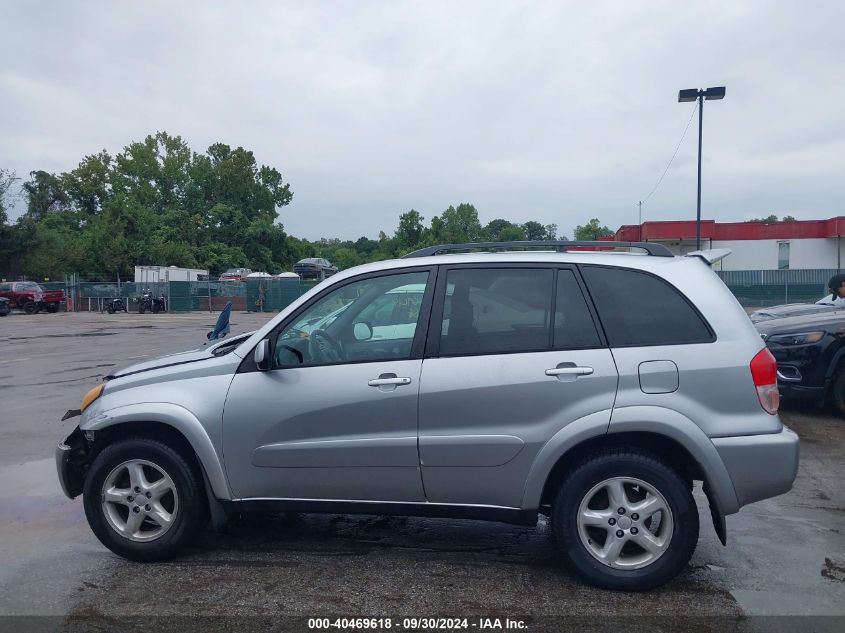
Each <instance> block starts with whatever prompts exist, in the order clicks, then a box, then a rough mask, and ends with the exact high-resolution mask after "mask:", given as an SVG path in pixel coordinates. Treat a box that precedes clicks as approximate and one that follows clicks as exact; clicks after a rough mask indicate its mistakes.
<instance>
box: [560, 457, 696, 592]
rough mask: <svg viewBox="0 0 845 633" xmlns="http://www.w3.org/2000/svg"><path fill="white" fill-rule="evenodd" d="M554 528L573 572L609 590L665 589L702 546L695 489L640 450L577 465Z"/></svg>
mask: <svg viewBox="0 0 845 633" xmlns="http://www.w3.org/2000/svg"><path fill="white" fill-rule="evenodd" d="M552 525H553V529H554V535H555V538H556V540H557V543H558V546H559V547H560V549H561V551H562V552H563V554H564V556H565V557H566V558H567V559H568V561H569V563H570V564H571V565H572V567H574V569H575V570H576V571H577V572H578V573H579V574H580V575H581V576H582V577H584V578H585V579H587V580H588V581H589V582H591V583H593V584H595V585H598V586H600V587H604V588H607V589H619V590H633V591H639V590H646V589H652V588H654V587H657V586H659V585H662V584H664V583H665V582H667V581H669V580H671V579H672V578H674V577H675V576H676V575H677V574H678V573H679V572H680V571H681V570H682V569H683V568H684V567H685V566H686V564H687V563H688V562H689V559H690V557H691V556H692V553H693V551H694V550H695V546H696V543H697V542H698V509H697V507H696V505H695V500H694V499H693V497H692V493H691V491H690V486H689V485H688V483H687V482H686V481H685V480H684V479H683V478H682V477H681V476H680V475H679V474H678V473H677V472H675V471H674V470H673V469H672V468H670V467H669V466H667V465H666V464H665V463H663V462H662V461H660V460H659V459H657V458H656V457H654V456H653V455H650V454H649V453H646V452H641V451H639V450H637V449H611V450H605V451H601V452H598V453H595V454H593V455H592V456H590V457H588V458H587V459H585V460H584V461H583V462H581V463H580V465H578V466H576V467H575V468H574V469H573V470H572V471H571V472H570V473H569V475H568V476H567V477H566V478H565V480H564V482H563V483H562V485H561V487H560V490H559V492H558V495H557V498H556V500H555V503H554V506H553V515H552Z"/></svg>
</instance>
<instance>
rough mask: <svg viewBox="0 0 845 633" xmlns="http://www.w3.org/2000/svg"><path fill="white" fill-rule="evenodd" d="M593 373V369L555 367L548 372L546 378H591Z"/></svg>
mask: <svg viewBox="0 0 845 633" xmlns="http://www.w3.org/2000/svg"><path fill="white" fill-rule="evenodd" d="M592 373H593V368H592V367H555V368H554V369H547V370H546V376H589V375H590V374H592Z"/></svg>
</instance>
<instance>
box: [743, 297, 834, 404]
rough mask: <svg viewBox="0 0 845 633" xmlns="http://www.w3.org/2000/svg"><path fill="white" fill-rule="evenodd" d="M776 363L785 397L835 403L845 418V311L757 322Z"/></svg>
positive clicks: (779, 386) (781, 389) (780, 386)
mask: <svg viewBox="0 0 845 633" xmlns="http://www.w3.org/2000/svg"><path fill="white" fill-rule="evenodd" d="M756 327H757V330H758V331H759V332H760V335H761V336H762V337H763V340H764V341H765V342H766V346H767V347H768V348H769V350H770V351H771V352H772V354H773V355H774V357H775V359H776V360H777V364H778V367H777V377H778V388H779V390H780V392H781V393H782V394H783V395H784V397H785V398H788V399H791V400H796V401H801V400H803V401H808V402H813V403H815V404H818V405H822V404H825V403H827V402H828V401H829V402H830V403H831V404H833V406H834V408H835V409H836V410H837V412H838V413H839V414H840V415H843V416H845V311H843V310H841V309H836V310H832V311H829V312H823V313H815V314H804V315H800V316H793V317H786V318H781V319H772V320H769V321H762V322H758V323H756Z"/></svg>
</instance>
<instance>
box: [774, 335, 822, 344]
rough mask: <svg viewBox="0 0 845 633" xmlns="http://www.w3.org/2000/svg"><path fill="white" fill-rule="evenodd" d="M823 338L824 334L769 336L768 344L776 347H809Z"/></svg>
mask: <svg viewBox="0 0 845 633" xmlns="http://www.w3.org/2000/svg"><path fill="white" fill-rule="evenodd" d="M823 338H824V332H799V333H797V334H778V335H776V336H770V337H769V339H768V341H767V342H769V343H777V344H778V345H810V344H812V343H818V342H819V341H820V340H822V339H823Z"/></svg>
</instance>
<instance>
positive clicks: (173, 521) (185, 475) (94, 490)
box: [83, 438, 206, 561]
mask: <svg viewBox="0 0 845 633" xmlns="http://www.w3.org/2000/svg"><path fill="white" fill-rule="evenodd" d="M83 501H84V505H85V516H86V517H87V518H88V524H89V525H90V526H91V529H92V530H93V532H94V534H95V535H96V536H97V538H98V539H100V542H101V543H103V545H105V546H106V547H108V548H109V549H110V550H111V551H113V552H114V553H115V554H119V555H120V556H123V557H124V558H128V559H130V560H137V561H154V560H163V559H167V558H171V557H173V556H175V555H177V554H178V553H179V551H180V550H181V549H182V548H183V547H184V546H185V545H186V544H187V543H188V542H190V540H191V539H192V537H193V536H194V534H195V533H196V531H197V530H198V529H199V527H200V526H201V524H202V522H203V520H204V518H205V516H206V510H205V508H206V505H205V504H206V501H205V495H204V492H203V489H202V486H201V481H200V478H199V477H198V476H197V474H196V473H195V472H194V470H193V469H192V468H191V467H190V465H189V464H188V463H187V462H186V461H185V459H184V458H183V457H182V455H180V454H179V453H178V452H176V451H175V450H173V449H172V448H170V447H169V446H167V445H166V444H163V443H161V442H158V441H156V440H150V439H144V438H135V439H128V440H122V441H119V442H116V443H115V444H112V445H110V446H107V447H106V448H104V449H103V450H102V452H100V454H99V455H97V457H96V458H95V459H94V462H93V463H92V464H91V468H90V470H89V471H88V474H87V476H86V479H85V486H84V490H83Z"/></svg>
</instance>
